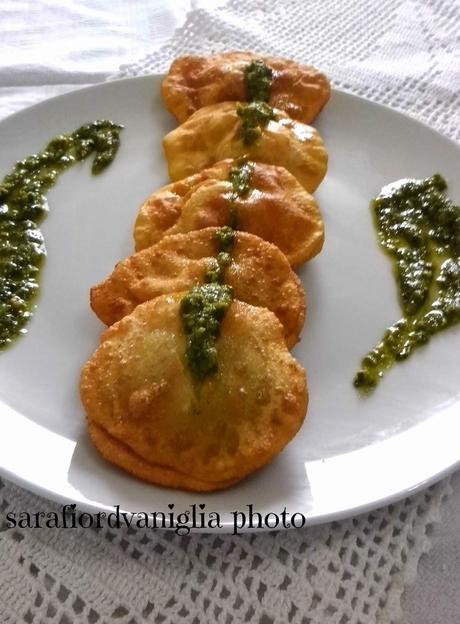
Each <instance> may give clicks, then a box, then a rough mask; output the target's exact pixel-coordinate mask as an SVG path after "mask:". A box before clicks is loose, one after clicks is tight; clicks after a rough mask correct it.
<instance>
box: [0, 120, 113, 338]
mask: <svg viewBox="0 0 460 624" xmlns="http://www.w3.org/2000/svg"><path fill="white" fill-rule="evenodd" d="M122 127H123V126H120V125H118V124H114V123H112V122H111V121H95V122H93V123H89V124H86V125H84V126H81V127H80V128H78V129H77V130H75V132H72V134H63V135H60V136H57V137H56V138H54V139H53V140H52V141H50V142H49V143H48V145H47V146H46V147H45V149H44V150H43V151H42V152H40V153H38V154H33V155H32V156H28V157H27V158H24V159H23V160H20V161H18V162H17V163H16V164H15V165H14V167H13V169H12V171H11V173H9V174H8V175H6V176H5V177H4V178H3V180H2V181H1V182H0V349H3V348H5V347H6V346H8V345H9V344H10V343H11V342H12V341H13V340H14V339H15V338H16V337H17V336H18V335H19V334H21V333H24V332H25V326H26V324H27V322H28V320H29V319H30V317H31V316H32V313H33V302H34V298H35V296H36V294H37V292H38V288H39V281H38V280H39V274H40V268H41V265H42V262H43V259H44V257H45V255H46V250H45V243H44V240H43V236H42V233H41V232H40V229H39V224H40V222H41V220H42V219H43V217H44V216H45V215H46V213H47V212H48V203H47V200H46V192H47V191H48V190H49V189H50V188H51V187H52V186H54V185H55V184H56V182H57V179H58V177H59V175H60V174H61V173H62V172H63V171H65V170H66V169H68V168H69V167H71V166H72V165H74V164H75V163H77V162H80V161H83V160H85V159H86V158H88V157H89V156H91V155H94V160H93V164H92V168H91V170H92V173H93V174H98V173H100V172H101V171H103V170H104V169H105V168H106V167H107V166H108V165H109V164H110V163H111V162H112V160H113V159H114V158H115V154H116V153H117V150H118V146H119V143H120V130H121V129H122Z"/></svg>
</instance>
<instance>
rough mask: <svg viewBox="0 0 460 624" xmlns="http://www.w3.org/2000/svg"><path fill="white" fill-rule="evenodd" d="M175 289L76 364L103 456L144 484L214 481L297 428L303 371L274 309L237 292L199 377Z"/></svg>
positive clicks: (242, 470) (261, 458)
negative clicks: (213, 365)
mask: <svg viewBox="0 0 460 624" xmlns="http://www.w3.org/2000/svg"><path fill="white" fill-rule="evenodd" d="M182 296H183V295H182V294H180V293H178V294H175V295H164V296H162V297H158V298H157V299H153V300H152V301H148V302H146V303H143V304H141V305H139V306H138V307H137V308H136V309H135V310H134V311H133V312H132V313H131V314H130V315H128V316H125V317H124V318H123V319H122V320H121V321H119V322H118V323H115V325H112V327H110V328H109V329H108V330H107V331H106V332H105V333H104V334H103V336H102V339H101V343H100V345H99V347H98V349H97V350H96V352H95V353H94V354H93V355H92V357H91V358H90V359H89V360H88V362H87V363H86V364H85V366H84V368H83V371H82V375H81V380H80V392H81V399H82V402H83V405H84V408H85V410H86V415H87V422H88V427H89V432H90V436H91V438H92V440H93V442H94V444H95V446H96V447H97V449H98V450H99V452H100V453H101V455H103V456H104V457H105V458H106V459H107V460H108V461H110V462H112V463H113V464H115V465H117V466H119V467H121V468H123V469H124V470H126V471H128V472H130V473H132V474H134V475H135V476H137V477H139V478H141V479H144V480H146V481H149V482H151V483H155V484H159V485H163V486H167V487H172V488H182V489H185V490H193V491H211V490H218V489H221V488H225V487H228V486H230V485H232V484H234V483H236V482H237V481H240V480H241V479H242V478H243V477H245V476H246V475H248V474H250V473H252V472H253V471H255V470H257V469H258V468H260V467H262V466H264V465H265V464H266V463H267V462H269V461H270V460H271V459H272V458H273V457H274V456H275V455H276V454H278V453H279V452H280V451H281V450H282V449H283V448H284V447H285V445H286V444H287V443H288V442H289V440H291V438H293V436H294V435H295V434H296V433H297V431H298V429H299V428H300V426H301V424H302V422H303V420H304V418H305V412H306V408H307V397H308V395H307V388H306V379H305V373H304V371H303V369H302V367H301V366H300V365H299V364H298V363H297V362H296V360H294V358H293V357H292V356H291V355H290V353H289V351H288V350H287V348H286V345H285V343H284V338H283V333H282V327H281V323H280V322H279V321H278V319H277V318H276V316H275V315H274V314H273V313H272V312H270V311H269V310H266V309H264V308H257V307H253V306H251V305H249V304H247V303H242V302H239V301H236V300H234V301H233V302H232V303H231V304H230V307H229V308H228V310H227V313H226V315H225V317H224V319H223V320H222V322H221V335H220V337H219V339H218V341H217V344H216V346H217V356H218V371H217V372H216V373H215V374H214V375H211V376H209V377H207V378H206V379H205V380H204V381H203V382H201V383H200V384H199V385H198V386H197V382H196V381H195V380H194V378H192V376H191V373H190V370H189V368H188V367H187V365H186V363H185V358H184V351H185V337H184V334H183V330H182V324H181V320H182V319H181V316H180V301H181V298H182Z"/></svg>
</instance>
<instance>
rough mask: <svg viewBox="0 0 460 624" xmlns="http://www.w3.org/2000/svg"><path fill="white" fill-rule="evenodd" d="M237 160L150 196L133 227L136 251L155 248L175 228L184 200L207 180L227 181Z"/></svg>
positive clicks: (219, 164) (200, 172)
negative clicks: (171, 228)
mask: <svg viewBox="0 0 460 624" xmlns="http://www.w3.org/2000/svg"><path fill="white" fill-rule="evenodd" d="M233 164H234V161H233V160H232V159H230V158H229V159H227V160H222V161H220V162H218V163H216V164H215V165H213V166H212V167H210V168H209V169H203V170H202V171H199V172H198V173H195V174H194V175H191V176H188V177H187V178H184V179H183V180H178V181H177V182H173V183H172V184H168V185H167V186H163V187H162V188H160V189H159V190H158V191H155V193H153V194H152V195H150V196H149V197H148V198H147V199H146V200H145V202H144V203H143V204H142V206H141V207H140V209H139V212H138V215H137V217H136V223H135V226H134V246H135V249H136V251H140V250H141V249H145V248H146V247H149V246H150V245H154V244H155V243H157V242H158V241H159V240H160V239H161V238H163V236H164V234H165V232H166V231H167V230H168V229H169V228H170V227H172V226H173V225H174V224H175V223H176V221H177V219H178V218H179V217H180V214H181V212H182V204H183V198H184V197H185V196H186V195H187V193H189V192H190V191H192V190H193V189H195V188H196V187H197V186H198V185H199V184H201V182H204V180H209V179H211V180H226V179H228V175H229V172H230V169H231V167H232V166H233Z"/></svg>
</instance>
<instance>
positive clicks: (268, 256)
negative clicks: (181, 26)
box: [80, 53, 329, 491]
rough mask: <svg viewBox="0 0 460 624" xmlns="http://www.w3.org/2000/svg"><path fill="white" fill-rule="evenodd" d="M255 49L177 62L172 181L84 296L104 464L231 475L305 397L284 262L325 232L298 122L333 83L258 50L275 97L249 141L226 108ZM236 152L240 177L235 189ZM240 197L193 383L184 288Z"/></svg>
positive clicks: (176, 483) (88, 404) (307, 141)
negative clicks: (131, 250) (101, 326)
mask: <svg viewBox="0 0 460 624" xmlns="http://www.w3.org/2000/svg"><path fill="white" fill-rule="evenodd" d="M250 62H254V57H253V55H250V54H249V53H228V54H223V55H216V56H214V57H208V58H201V57H185V58H183V59H178V60H176V61H175V62H174V63H173V64H172V66H171V69H170V72H169V74H168V76H167V77H166V78H165V80H164V82H163V87H162V94H163V99H164V102H165V104H166V106H167V108H168V109H169V110H170V112H172V113H173V114H174V115H175V116H176V117H177V118H178V120H179V121H182V122H183V123H182V124H181V125H180V126H179V127H178V128H176V129H175V130H173V131H172V132H170V133H169V134H168V135H167V136H166V137H165V138H164V141H163V146H164V151H165V155H166V159H167V162H168V169H169V174H170V178H171V180H172V183H171V184H169V185H167V186H165V187H163V188H161V189H160V190H158V191H157V192H155V193H153V195H151V196H150V197H149V198H148V199H147V200H146V201H145V202H144V203H143V205H142V206H141V208H140V211H139V213H138V215H137V219H136V222H135V227H134V240H135V249H136V253H135V254H134V255H132V256H130V257H129V258H127V259H125V260H123V261H121V262H119V263H118V264H117V265H116V267H115V269H114V271H113V272H112V274H111V275H110V276H109V277H108V278H107V279H106V280H105V281H104V282H102V283H101V284H99V285H97V286H95V287H94V288H92V289H91V307H92V309H93V310H94V312H95V313H96V314H97V316H98V317H99V318H100V319H101V320H102V321H103V322H104V323H105V324H107V325H109V326H110V327H109V329H108V330H107V331H105V332H104V334H103V335H102V338H101V343H100V346H99V347H98V349H97V350H96V352H95V353H94V355H93V356H92V357H91V358H90V360H89V361H88V362H87V363H86V365H85V366H84V368H83V371H82V376H81V384H80V388H81V397H82V402H83V405H84V407H85V410H86V413H87V422H88V426H89V431H90V435H91V438H92V440H93V442H94V443H95V445H96V447H97V448H98V450H99V451H100V453H101V454H102V455H103V456H104V457H105V458H106V459H108V460H109V461H111V462H112V463H114V464H115V465H117V466H119V467H121V468H123V469H124V470H127V471H128V472H130V473H132V474H134V475H136V476H137V477H139V478H141V479H144V480H147V481H149V482H152V483H156V484H160V485H165V486H169V487H177V488H182V489H188V490H195V491H210V490H217V489H221V488H224V487H228V486H230V485H232V484H233V483H236V482H237V481H239V480H241V479H242V478H243V477H245V476H246V475H248V474H250V473H251V472H253V471H254V470H256V469H258V468H260V467H261V466H263V465H265V464H266V463H267V462H268V461H270V460H271V459H272V458H273V457H274V456H275V455H276V454H277V453H279V452H280V451H281V450H282V449H283V448H284V446H285V445H286V444H287V443H288V442H289V440H290V439H292V437H293V436H294V435H295V434H296V432H297V431H298V429H299V428H300V426H301V424H302V422H303V419H304V417H305V413H306V408H307V401H308V393H307V386H306V379H305V372H304V370H303V369H302V367H301V366H300V365H299V364H298V363H297V362H296V360H295V359H294V358H293V357H292V356H291V354H290V353H289V350H288V349H289V348H291V347H292V346H293V345H294V344H295V343H296V342H297V341H298V339H299V335H300V332H301V329H302V326H303V322H304V317H305V299H304V294H303V290H302V288H301V284H300V281H299V279H298V277H297V276H296V274H295V273H294V271H293V270H292V268H291V267H292V266H298V265H300V264H302V263H304V262H306V261H307V260H309V259H310V258H312V257H313V256H315V255H316V254H317V253H318V252H319V251H320V250H321V247H322V244H323V240H324V230H323V222H322V219H321V214H320V211H319V209H318V206H317V204H316V202H315V200H314V198H313V197H312V195H311V194H310V193H311V192H313V191H314V190H315V189H316V188H317V186H318V184H319V183H320V182H321V180H322V179H323V177H324V175H325V172H326V167H327V153H326V150H325V148H324V145H323V143H322V140H321V138H320V136H319V134H318V132H317V131H316V130H315V129H314V128H312V127H311V126H307V125H306V123H305V122H310V121H311V120H312V119H313V117H314V116H315V115H316V114H317V113H318V112H319V110H321V108H322V106H323V105H324V104H325V103H326V101H327V99H328V97H329V85H328V83H327V80H326V78H325V77H324V76H323V75H322V74H320V73H319V72H317V71H316V70H314V69H313V68H311V67H306V66H302V65H298V64H296V63H294V62H292V61H287V60H284V59H273V58H265V59H262V61H260V60H257V62H263V63H265V64H266V65H267V66H268V67H269V68H270V72H271V77H272V82H271V89H270V98H269V100H268V103H269V104H270V105H273V106H275V107H277V108H274V109H273V111H274V113H273V116H271V118H270V120H269V121H268V123H266V124H265V125H263V127H262V130H261V132H260V136H258V138H257V140H256V141H254V142H252V143H251V144H250V145H248V144H246V143H245V141H244V140H243V138H242V136H241V116H240V115H239V114H238V110H237V107H238V106H240V104H239V103H238V101H239V102H241V101H244V100H245V87H244V68H245V66H246V65H247V64H248V63H250ZM246 95H247V94H246ZM285 111H286V112H285ZM242 157H244V160H241V158H242ZM242 162H243V163H244V170H245V173H246V178H245V183H246V186H245V188H243V189H240V191H241V192H239V193H235V188H238V180H237V183H236V185H235V178H234V177H232V176H234V175H235V171H237V172H238V171H239V170H241V167H242V164H241V163H242ZM248 172H249V174H248ZM248 175H249V177H248ZM235 209H236V210H237V224H238V229H237V231H235V233H234V243H233V247H232V255H231V262H229V263H228V264H227V265H226V266H225V267H224V269H223V275H224V278H223V280H224V283H225V284H227V285H229V286H231V288H232V292H233V300H232V302H231V304H230V305H229V307H228V309H227V310H226V312H225V315H224V316H223V318H222V320H221V323H220V332H219V339H218V341H217V342H216V344H215V349H216V352H217V362H218V367H217V370H216V371H215V372H214V374H213V375H210V376H208V377H206V378H205V379H202V380H200V381H199V383H197V380H196V379H194V378H193V375H192V374H191V372H190V370H189V368H188V367H187V362H186V358H185V357H184V354H185V352H186V336H185V335H184V331H183V324H182V320H181V301H182V299H183V297H184V294H185V293H187V292H189V291H190V289H192V288H193V287H196V286H197V285H200V284H203V283H204V282H205V281H206V275H207V270H208V269H209V266H210V265H212V263H213V262H215V258H216V256H217V255H218V251H219V250H218V245H217V233H218V232H219V231H220V230H221V229H222V228H223V227H225V226H228V225H229V223H231V222H232V214H233V212H234V211H235Z"/></svg>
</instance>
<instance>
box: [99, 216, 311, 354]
mask: <svg viewBox="0 0 460 624" xmlns="http://www.w3.org/2000/svg"><path fill="white" fill-rule="evenodd" d="M216 233H217V228H207V229H204V230H199V231H195V232H190V233H188V234H177V235H176V236H167V237H166V238H164V239H163V240H162V241H161V242H160V243H157V244H156V245H154V246H153V247H148V248H147V249H144V250H143V251H140V252H138V253H136V254H134V255H133V256H130V257H129V258H126V260H123V261H122V262H119V263H118V264H117V265H116V267H115V269H114V270H113V273H112V274H111V275H110V276H109V277H108V278H107V279H106V280H105V281H104V282H102V283H101V284H98V285H97V286H94V287H93V288H92V289H91V307H92V309H93V310H94V312H95V313H96V314H97V316H98V317H99V318H100V319H101V321H103V322H104V323H106V325H112V323H115V322H116V321H119V320H120V319H121V318H123V317H124V316H126V315H127V314H130V313H131V312H132V311H133V310H134V308H135V307H136V306H137V305H138V304H140V303H143V302H144V301H148V300H149V299H154V298H155V297H158V296H160V295H165V294H168V293H174V292H181V291H184V290H189V289H190V288H192V287H193V286H196V285H198V284H202V283H204V282H205V273H206V271H207V269H209V267H210V266H212V263H213V262H215V256H216V253H217V249H216ZM223 281H224V283H225V284H228V285H229V286H231V287H232V288H233V296H234V297H235V299H239V300H240V301H245V302H246V303H250V304H251V305H254V306H261V307H264V308H268V309H269V310H271V311H272V312H274V313H275V314H276V316H277V317H278V319H279V320H280V321H281V323H282V325H283V334H284V337H285V340H286V344H287V346H288V347H293V346H294V344H295V343H296V342H297V341H298V339H299V335H300V332H301V330H302V326H303V322H304V318H305V299H304V294H303V289H302V287H301V284H300V281H299V278H298V277H297V275H296V274H295V273H294V272H293V271H292V269H291V267H290V266H289V263H288V261H287V259H286V257H285V256H284V254H283V253H281V251H280V250H279V249H278V248H277V247H275V245H271V244H270V243H267V242H266V241H264V240H262V239H261V238H259V237H258V236H253V235H252V234H248V233H246V232H236V233H235V240H234V244H233V249H232V262H231V264H230V265H228V266H227V267H225V269H224V272H223Z"/></svg>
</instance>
